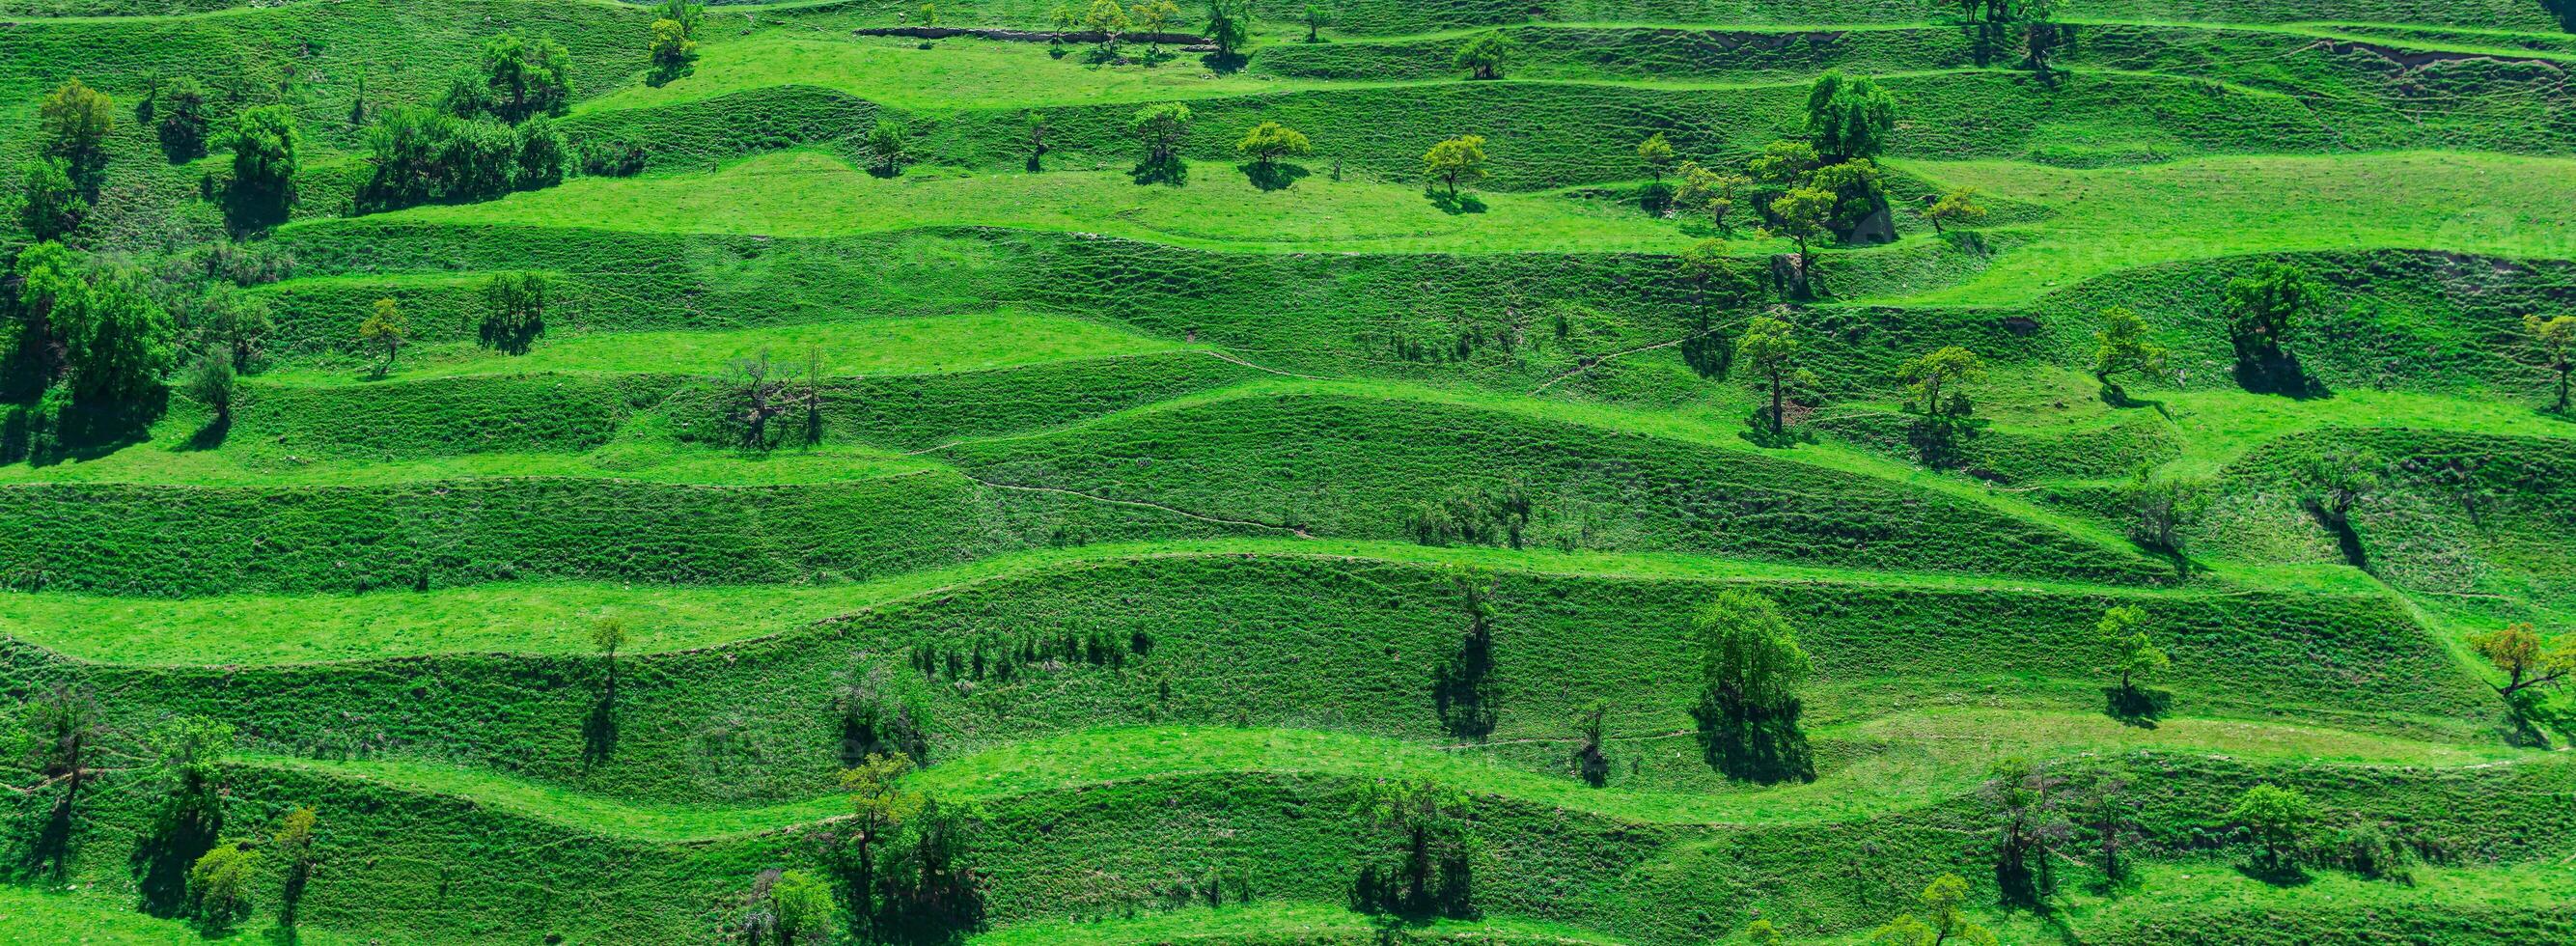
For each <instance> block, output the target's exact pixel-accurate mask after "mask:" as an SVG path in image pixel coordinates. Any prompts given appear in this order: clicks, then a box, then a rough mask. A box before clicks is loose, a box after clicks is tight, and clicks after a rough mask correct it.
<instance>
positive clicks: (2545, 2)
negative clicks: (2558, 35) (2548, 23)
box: [2540, 0, 2576, 33]
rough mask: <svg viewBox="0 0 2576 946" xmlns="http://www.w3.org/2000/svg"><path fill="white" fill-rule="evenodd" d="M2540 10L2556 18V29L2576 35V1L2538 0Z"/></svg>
mask: <svg viewBox="0 0 2576 946" xmlns="http://www.w3.org/2000/svg"><path fill="white" fill-rule="evenodd" d="M2540 6H2541V8H2542V9H2545V10H2548V11H2549V14H2550V15H2551V16H2555V17H2557V18H2558V28H2559V29H2562V30H2566V31H2568V32H2570V33H2576V0H2540Z"/></svg>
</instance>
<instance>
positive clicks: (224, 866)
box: [188, 841, 259, 935]
mask: <svg viewBox="0 0 2576 946" xmlns="http://www.w3.org/2000/svg"><path fill="white" fill-rule="evenodd" d="M258 877H259V851H258V850H257V849H256V848H253V847H251V844H250V842H248V841H227V842H225V843H222V844H218V845H215V847H214V850H211V851H207V852H206V855H205V856H204V857H200V858H197V863H196V864H195V865H194V866H191V867H190V868H189V869H188V904H189V906H190V907H191V910H190V912H191V913H192V914H193V915H194V916H195V917H196V920H197V926H198V927H199V928H200V929H203V930H205V931H206V933H207V934H208V935H216V934H220V933H222V932H223V931H225V930H228V929H231V928H232V925H233V923H234V922H235V921H237V920H240V919H241V918H242V917H245V916H248V915H249V914H250V906H251V903H250V890H251V885H252V884H253V883H256V882H257V880H258Z"/></svg>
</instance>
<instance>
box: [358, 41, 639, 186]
mask: <svg viewBox="0 0 2576 946" xmlns="http://www.w3.org/2000/svg"><path fill="white" fill-rule="evenodd" d="M571 59H572V56H571V53H569V52H568V51H566V50H565V49H564V47H563V44H561V43H558V42H555V41H553V40H551V39H544V38H537V39H526V38H522V37H520V36H518V35H516V34H510V33H504V34H502V35H500V36H499V37H496V38H494V39H493V40H491V41H490V42H488V43H485V44H484V46H483V52H482V55H481V57H480V59H479V60H478V62H477V65H476V67H475V68H474V69H473V70H472V71H470V72H466V73H461V74H459V75H457V76H456V77H455V78H454V79H452V80H451V81H450V82H449V84H448V87H447V91H446V93H445V94H443V95H442V96H440V98H439V100H438V102H437V103H436V104H435V105H432V106H405V107H400V108H394V109H388V110H385V111H383V112H380V113H378V114H377V116H376V120H375V123H374V124H372V125H370V126H368V128H367V136H366V137H367V148H368V151H369V153H370V156H369V160H370V161H371V162H372V163H373V164H374V165H375V173H374V176H373V177H372V178H371V179H370V180H369V181H368V182H367V185H366V187H365V189H364V191H363V192H362V193H361V194H360V195H359V202H360V204H361V206H363V207H367V208H370V209H391V208H396V207H406V206H410V205H413V204H419V203H427V202H432V201H461V200H482V199H487V198H492V197H498V196H501V195H503V194H506V193H509V192H511V191H513V190H531V189H535V188H540V187H550V186H553V185H555V184H559V183H562V182H563V179H564V176H565V173H566V169H567V167H570V166H574V165H577V164H580V165H589V164H598V165H600V166H605V165H607V164H609V163H613V162H615V161H616V160H617V159H618V158H620V157H623V156H622V155H615V154H604V155H602V160H601V161H598V162H592V161H590V160H588V156H583V157H581V158H576V157H575V156H574V155H573V151H574V150H575V146H574V145H573V144H572V143H571V142H569V141H567V140H566V139H565V137H564V135H563V134H562V133H561V132H560V131H557V130H556V129H555V128H554V126H553V124H552V123H551V122H550V121H549V120H548V119H549V118H552V117H557V116H561V115H563V114H565V113H566V112H568V111H569V110H570V109H571V107H572V95H573V88H572V62H571Z"/></svg>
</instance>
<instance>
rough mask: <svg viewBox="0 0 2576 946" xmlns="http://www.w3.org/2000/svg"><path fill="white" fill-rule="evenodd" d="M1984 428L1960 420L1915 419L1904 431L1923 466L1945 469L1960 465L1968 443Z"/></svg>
mask: <svg viewBox="0 0 2576 946" xmlns="http://www.w3.org/2000/svg"><path fill="white" fill-rule="evenodd" d="M1983 427H1984V425H1983V423H1981V422H1979V421H1976V420H1972V419H1969V418H1963V417H1949V416H1943V417H1918V418H1916V419H1915V421H1914V423H1913V425H1912V426H1910V427H1908V428H1907V429H1906V432H1905V439H1906V442H1908V443H1910V444H1912V445H1913V447H1914V456H1915V458H1916V459H1918V460H1920V461H1922V463H1923V465H1924V466H1928V467H1931V468H1933V469H1936V470H1946V469H1950V468H1952V467H1955V466H1958V465H1959V464H1960V462H1961V457H1962V455H1963V454H1964V452H1965V447H1966V445H1967V443H1968V442H1969V441H1971V440H1974V439H1976V437H1977V432H1978V431H1979V430H1981V429H1983Z"/></svg>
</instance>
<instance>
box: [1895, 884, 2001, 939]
mask: <svg viewBox="0 0 2576 946" xmlns="http://www.w3.org/2000/svg"><path fill="white" fill-rule="evenodd" d="M1915 901H1916V902H1917V903H1920V904H1922V906H1923V914H1924V917H1925V919H1917V918H1916V917H1915V916H1914V915H1913V914H1911V913H1906V914H1900V915H1898V916H1897V918H1896V919H1893V920H1889V921H1887V924H1886V925H1884V926H1881V927H1879V928H1878V929H1877V930H1876V931H1874V932H1872V933H1871V934H1870V937H1869V943H1870V946H1946V944H1953V943H1955V944H1960V946H1995V943H1996V942H1997V940H1996V938H1995V934H1994V931H1992V930H1988V929H1986V928H1985V927H1983V926H1979V925H1977V923H1976V922H1975V921H1972V920H1970V919H1968V916H1967V913H1966V911H1965V910H1964V909H1963V906H1964V905H1965V904H1966V903H1967V901H1968V879H1967V878H1965V877H1961V876H1959V875H1957V874H1946V873H1945V874H1942V875H1941V876H1939V877H1935V878H1933V879H1932V882H1931V883H1930V884H1926V885H1924V887H1923V892H1922V893H1921V894H1918V895H1916V897H1915Z"/></svg>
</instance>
